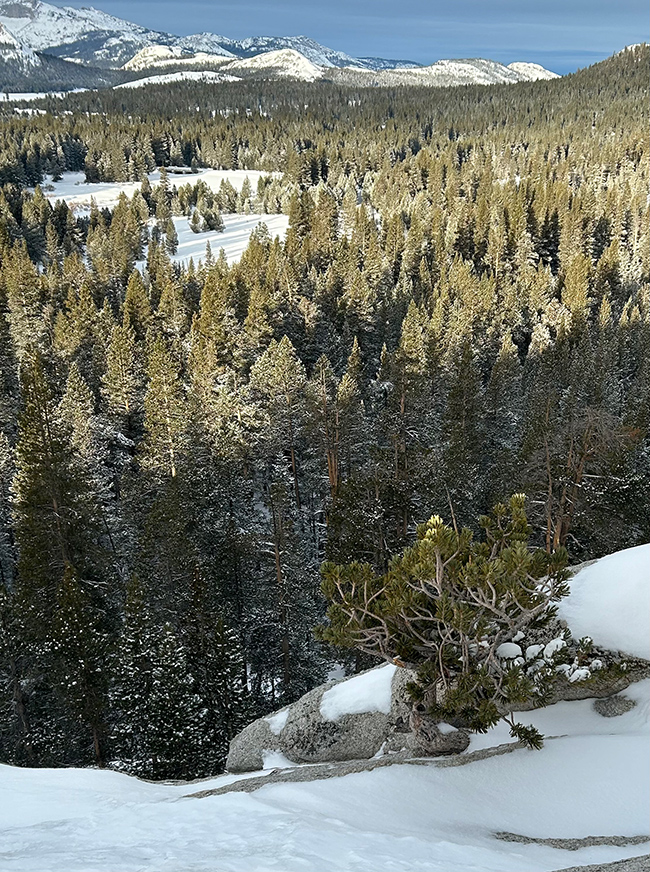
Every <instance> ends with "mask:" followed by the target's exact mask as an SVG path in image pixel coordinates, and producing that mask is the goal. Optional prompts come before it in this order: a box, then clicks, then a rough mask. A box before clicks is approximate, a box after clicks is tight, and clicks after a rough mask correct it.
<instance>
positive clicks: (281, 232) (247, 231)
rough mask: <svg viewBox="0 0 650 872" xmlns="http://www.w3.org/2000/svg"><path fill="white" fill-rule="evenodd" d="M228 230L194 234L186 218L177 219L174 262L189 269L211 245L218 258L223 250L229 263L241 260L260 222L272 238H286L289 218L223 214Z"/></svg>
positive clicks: (282, 216)
mask: <svg viewBox="0 0 650 872" xmlns="http://www.w3.org/2000/svg"><path fill="white" fill-rule="evenodd" d="M221 217H222V218H223V223H224V225H225V231H224V232H223V233H217V232H216V231H207V232H206V233H194V232H193V231H192V230H191V229H190V226H189V222H188V219H187V218H174V219H173V220H174V226H175V227H176V232H177V234H178V251H177V253H176V254H175V255H173V256H172V258H171V259H172V261H175V262H176V263H182V264H184V265H185V266H187V265H188V264H189V262H190V260H194V263H195V264H197V263H198V262H199V261H200V260H203V259H204V258H205V247H206V244H207V243H208V242H209V243H210V248H211V249H212V254H213V255H214V257H218V255H219V250H220V249H222V248H223V250H224V252H225V255H226V260H227V261H228V263H230V264H232V263H235V262H236V261H238V260H239V259H240V258H241V256H242V254H243V253H244V251H245V250H246V248H247V246H248V240H249V239H250V236H251V233H252V232H253V230H255V228H256V227H258V226H259V224H260V223H263V224H266V226H267V227H268V230H269V233H270V234H271V238H272V239H273V238H274V237H275V236H279V237H280V239H281V240H283V239H284V237H285V235H286V232H287V229H288V227H289V216H288V215H262V214H259V215H252V214H251V215H241V214H228V213H225V212H224V213H223V214H222V216H221Z"/></svg>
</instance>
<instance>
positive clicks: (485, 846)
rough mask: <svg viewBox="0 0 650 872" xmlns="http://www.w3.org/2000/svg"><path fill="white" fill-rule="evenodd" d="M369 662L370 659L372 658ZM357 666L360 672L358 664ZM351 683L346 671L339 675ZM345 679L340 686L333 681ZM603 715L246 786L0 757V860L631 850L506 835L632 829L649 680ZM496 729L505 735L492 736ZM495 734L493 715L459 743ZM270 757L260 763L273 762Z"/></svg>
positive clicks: (341, 871) (26, 868) (139, 871)
mask: <svg viewBox="0 0 650 872" xmlns="http://www.w3.org/2000/svg"><path fill="white" fill-rule="evenodd" d="M378 671H380V670H378ZM359 677H363V676H359ZM354 680H355V679H350V681H354ZM346 683H348V682H346ZM625 694H626V696H629V697H631V698H634V699H637V700H638V703H637V706H636V707H635V708H634V709H632V710H631V711H629V712H627V713H626V714H624V715H622V716H621V717H617V718H603V717H601V716H600V715H598V714H596V713H595V712H594V711H593V708H592V703H591V700H584V701H581V702H571V703H559V704H558V705H556V706H552V707H549V708H548V709H543V710H541V711H537V712H527V713H525V714H524V715H521V716H519V717H520V718H521V719H525V720H527V722H531V723H533V722H534V723H535V724H536V725H537V726H538V727H539V728H540V729H542V730H543V731H544V732H545V733H546V734H547V735H555V736H560V738H555V739H552V738H549V739H547V741H546V744H545V747H544V748H543V749H542V750H541V751H528V750H524V749H516V750H514V751H512V752H511V753H509V754H505V755H502V756H496V757H491V758H489V759H486V760H480V761H474V762H471V763H468V764H467V765H465V766H453V767H445V768H438V767H436V766H409V765H394V766H390V767H387V768H384V769H378V770H375V771H374V772H364V773H359V774H355V775H348V776H346V777H344V778H329V779H326V780H322V781H315V782H311V783H298V784H295V783H289V784H275V785H274V784H268V785H266V786H264V787H262V788H261V789H259V790H257V791H255V792H253V793H251V794H245V793H238V792H236V793H230V794H225V795H220V796H211V797H206V798H203V799H195V798H184V797H186V796H187V795H188V794H191V793H194V792H196V791H199V790H204V789H209V788H217V787H222V786H225V785H227V784H229V783H232V782H234V781H237V780H239V779H241V778H243V777H259V775H260V774H262V773H259V772H258V773H252V774H250V775H248V776H221V777H218V778H214V779H211V780H208V781H206V782H201V783H196V784H191V785H182V784H151V783H147V782H141V781H138V780H137V779H135V778H129V777H128V776H126V775H122V774H118V773H115V772H108V771H104V772H102V771H98V770H78V769H61V770H47V769H45V770H30V769H17V768H12V767H8V766H3V767H0V808H2V815H1V816H0V858H1V861H0V867H1V868H2V870H3V872H35V870H38V872H179V870H181V869H182V870H183V872H214V870H216V869H218V870H219V872H253V870H255V872H278V870H282V872H324V870H327V872H468V870H472V872H524V870H525V872H550V870H555V869H560V868H565V867H567V866H574V865H586V864H589V863H602V862H609V861H614V860H618V859H622V858H625V857H633V856H638V855H640V854H643V853H646V852H647V845H631V846H628V847H606V846H603V847H594V848H582V849H580V850H577V851H571V852H568V851H566V850H562V849H557V848H551V847H549V846H546V845H535V844H512V843H508V842H504V841H500V840H497V839H495V838H494V833H496V832H503V831H507V832H513V833H517V834H521V835H525V836H529V837H536V838H553V837H555V838H584V837H586V836H590V835H622V836H633V835H641V834H643V833H647V831H648V815H649V813H650V797H649V795H648V793H649V791H648V779H647V769H648V763H649V762H650V760H649V753H648V751H649V748H650V743H649V742H648V731H649V714H650V703H649V702H648V697H649V695H650V681H645V682H642V683H640V684H637V685H633V686H632V687H631V688H629V689H628V690H627V691H626V692H625ZM504 731H505V736H506V737H505V738H504V736H503V732H504ZM474 740H479V741H481V742H482V744H483V746H484V747H489V746H492V745H495V744H498V743H499V742H501V741H512V740H510V739H509V737H508V736H507V725H500V726H499V727H497V728H495V730H493V731H490V733H489V734H487V735H485V736H476V737H474V739H473V745H474ZM287 762H288V761H282V760H280V758H278V757H275V758H274V757H273V756H271V755H270V754H269V755H268V756H267V757H266V759H265V766H271V765H272V766H274V767H275V768H277V767H278V766H280V767H282V768H284V766H286V764H287Z"/></svg>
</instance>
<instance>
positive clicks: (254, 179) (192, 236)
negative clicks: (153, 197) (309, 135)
mask: <svg viewBox="0 0 650 872" xmlns="http://www.w3.org/2000/svg"><path fill="white" fill-rule="evenodd" d="M269 175H277V174H274V173H265V172H261V171H260V170H200V171H199V172H198V173H193V174H186V175H174V174H172V173H170V174H169V184H170V185H175V186H176V187H180V186H181V185H185V184H188V183H189V184H191V185H195V184H196V183H197V182H198V181H199V179H201V180H202V181H203V182H205V184H206V185H207V186H208V187H209V188H211V189H212V190H213V191H218V190H219V188H220V186H221V182H222V181H228V182H230V184H231V185H232V186H233V187H234V188H235V190H237V191H241V189H242V185H243V184H244V180H245V179H247V178H248V179H249V180H250V183H251V187H252V189H253V191H256V190H257V183H258V180H259V179H260V178H261V177H263V176H269ZM149 181H150V182H151V184H152V185H156V184H158V182H159V181H160V173H159V172H155V173H151V174H150V175H149ZM42 188H43V193H44V194H45V196H46V197H47V198H48V199H49V200H50V201H51V202H53V203H54V202H55V201H56V200H65V201H66V202H67V203H68V206H70V208H71V209H72V210H73V212H76V213H77V214H79V213H84V212H87V210H88V209H90V204H91V200H93V199H94V200H95V202H96V203H97V205H98V206H99V208H100V209H103V208H108V209H112V208H114V207H115V206H116V205H117V201H118V199H119V196H120V194H122V193H124V194H126V195H127V197H132V196H133V195H134V194H135V192H136V191H138V190H139V189H140V182H119V183H118V182H98V183H94V184H87V183H86V182H85V175H84V173H65V174H64V176H63V178H62V179H61V181H59V182H52V181H47V182H44V183H43V186H42ZM223 220H224V224H225V232H223V233H214V232H208V233H193V232H192V231H191V230H190V228H189V224H188V221H187V218H184V217H179V218H174V224H175V225H176V232H177V233H178V240H179V245H178V252H177V254H176V255H175V256H174V257H173V258H172V260H175V261H177V262H179V263H184V264H185V265H186V266H187V264H188V263H189V262H190V258H193V259H194V262H195V263H198V262H199V260H202V259H203V258H204V257H205V246H206V243H207V242H208V241H209V242H210V245H211V247H212V252H213V254H214V256H215V257H217V256H218V254H219V250H220V249H221V248H223V249H224V251H225V253H226V259H227V260H228V263H234V262H235V261H238V260H239V258H240V257H241V256H242V253H243V252H244V250H245V249H246V247H247V245H248V240H249V238H250V235H251V233H252V232H253V230H254V229H255V228H256V227H257V225H258V224H259V223H260V222H264V224H266V226H267V227H268V229H269V233H270V234H271V237H272V238H273V237H275V236H279V237H280V239H284V237H285V234H286V232H287V228H288V226H289V216H288V215H282V214H272V215H242V214H224V216H223Z"/></svg>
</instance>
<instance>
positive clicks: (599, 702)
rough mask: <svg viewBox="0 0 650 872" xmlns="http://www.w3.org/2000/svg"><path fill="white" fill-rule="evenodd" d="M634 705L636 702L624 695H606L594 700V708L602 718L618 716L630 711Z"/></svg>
mask: <svg viewBox="0 0 650 872" xmlns="http://www.w3.org/2000/svg"><path fill="white" fill-rule="evenodd" d="M635 705H636V702H635V701H634V700H633V699H628V698H627V697H626V696H608V697H605V699H596V700H594V710H595V711H597V712H598V714H599V715H602V716H603V717H604V718H618V717H620V716H621V715H624V714H625V712H629V711H631V710H632V709H633V708H634V706H635Z"/></svg>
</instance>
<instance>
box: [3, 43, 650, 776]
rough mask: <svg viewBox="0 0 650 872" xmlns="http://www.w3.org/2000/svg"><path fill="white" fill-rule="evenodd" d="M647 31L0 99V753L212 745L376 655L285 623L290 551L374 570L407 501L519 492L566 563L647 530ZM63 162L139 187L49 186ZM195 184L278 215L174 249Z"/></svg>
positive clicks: (290, 591)
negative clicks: (100, 201)
mask: <svg viewBox="0 0 650 872" xmlns="http://www.w3.org/2000/svg"><path fill="white" fill-rule="evenodd" d="M649 62H650V49H649V48H648V46H647V45H646V46H641V47H638V48H636V49H633V50H628V51H625V52H622V53H620V54H618V55H615V56H613V57H612V58H610V59H609V60H606V61H604V62H602V63H600V64H596V65H595V66H593V67H590V68H588V69H584V70H581V71H579V72H577V73H574V74H571V75H568V76H565V77H563V78H558V79H554V80H549V81H537V82H530V83H526V82H524V83H519V84H511V85H493V86H489V87H488V86H463V87H457V88H419V87H408V88H407V87H402V88H399V87H394V88H385V87H375V88H368V87H352V86H345V87H344V86H341V85H337V84H336V82H326V81H323V82H314V83H303V82H291V81H288V80H286V81H281V80H275V81H267V82H263V81H254V80H244V81H241V82H233V83H227V84H225V85H220V86H215V85H213V84H208V83H201V82H200V81H185V82H178V83H175V84H171V85H161V86H152V87H148V88H142V89H132V90H106V91H89V92H85V93H78V94H72V95H70V96H68V97H66V99H65V101H61V100H56V101H55V100H54V99H46V100H45V101H44V102H43V103H42V106H43V109H44V111H33V112H23V113H22V114H21V113H16V112H13V111H12V110H11V108H7V107H6V105H4V104H2V105H0V185H1V190H0V709H1V714H0V761H1V762H5V763H13V764H17V765H21V766H72V765H74V766H84V765H100V766H111V767H113V768H117V769H120V770H122V771H125V772H129V773H133V774H136V775H141V776H144V777H147V778H152V779H157V778H194V777H200V776H205V775H211V774H215V773H218V772H220V771H222V770H223V766H224V762H225V757H226V753H227V748H228V741H229V739H230V738H232V737H233V736H234V735H235V733H237V732H238V731H239V730H240V729H241V728H242V727H243V726H245V725H246V724H247V723H249V722H250V721H252V720H253V719H254V718H256V717H259V716H260V715H264V714H266V713H268V712H270V711H273V710H275V709H278V708H280V707H281V706H283V705H285V704H287V703H289V702H292V701H294V700H295V699H297V698H298V697H299V696H301V695H302V694H304V693H305V692H306V691H308V690H310V689H311V688H313V687H315V686H316V685H318V684H320V683H321V682H323V681H324V680H325V679H326V677H327V675H328V673H330V672H331V670H332V669H333V668H334V667H335V666H338V667H339V668H340V666H341V665H343V666H344V667H345V669H346V670H347V671H348V672H353V671H354V670H355V669H358V668H365V667H367V666H368V665H372V664H373V663H375V662H377V661H375V660H373V659H372V658H371V655H369V654H363V653H361V654H357V655H355V654H354V653H351V652H350V651H349V650H347V649H343V648H341V647H337V646H336V645H332V644H329V643H328V642H327V641H325V639H326V638H327V633H326V632H325V633H323V632H322V631H321V632H315V629H316V628H317V627H318V626H319V625H323V624H324V622H325V621H326V611H327V606H328V603H327V600H326V597H325V594H324V593H323V589H322V588H321V571H320V570H321V565H322V564H323V563H324V562H328V565H330V564H332V563H334V564H342V563H347V562H350V561H362V562H366V563H368V564H370V565H371V566H372V567H373V568H374V570H375V571H376V572H378V573H385V572H386V571H387V569H388V567H389V564H390V561H391V560H392V559H393V558H394V557H395V555H398V554H400V553H401V552H402V551H404V549H405V548H406V547H407V546H409V545H412V544H413V542H414V540H415V535H416V528H417V526H418V524H421V523H423V522H426V521H427V519H429V518H430V517H431V516H432V515H440V516H441V517H442V518H443V519H445V521H446V522H449V523H452V522H453V524H455V525H457V526H458V527H463V526H465V527H468V528H470V529H473V530H478V518H479V516H481V515H485V514H487V513H488V512H489V510H490V508H491V507H492V506H493V505H494V504H495V503H498V502H499V501H504V500H506V501H507V500H508V499H509V498H510V495H511V494H517V493H522V494H525V495H526V511H527V517H528V522H529V524H530V526H531V529H532V536H531V543H532V544H534V545H536V546H538V547H539V548H542V549H544V550H545V551H546V552H548V555H552V554H554V553H555V552H557V551H558V549H560V548H565V549H566V550H567V551H568V555H569V561H570V563H571V564H579V563H581V562H583V561H587V560H591V559H594V558H597V557H600V556H602V555H603V554H607V553H610V552H613V551H615V550H618V549H623V548H628V547H631V546H634V545H637V544H640V543H643V542H647V541H648V540H649V539H650V516H649V514H648V506H647V498H648V493H649V492H650V250H649V214H648V213H649V198H648V185H649V181H650V180H649V143H648V101H647V93H648V92H647V82H648V72H649ZM181 167H183V168H188V169H193V170H200V169H202V168H206V167H209V168H214V169H225V170H250V171H253V170H257V171H262V172H263V174H264V175H262V176H261V178H260V181H259V183H256V184H251V183H250V182H245V183H244V186H243V188H242V189H241V190H240V191H238V190H236V189H235V188H234V187H233V186H232V185H231V184H229V183H228V182H224V183H223V184H222V185H221V188H220V189H219V190H218V191H212V190H211V189H209V188H208V187H207V186H206V185H205V184H204V183H203V182H201V181H200V180H199V181H197V180H196V179H195V178H193V175H192V173H187V174H182V175H181V174H179V173H178V172H175V171H176V170H178V169H179V168H181ZM157 168H163V171H162V172H161V180H160V183H159V184H158V183H153V182H150V181H149V179H148V174H150V173H152V172H153V171H154V170H156V169H157ZM166 169H168V171H166ZM69 172H77V173H79V172H82V173H85V178H86V180H87V181H89V182H125V181H133V182H137V183H138V186H137V188H136V189H135V193H134V194H133V196H130V197H129V196H127V195H122V196H121V197H120V199H119V202H118V204H117V205H116V206H115V208H113V209H109V208H102V207H100V206H97V205H96V204H93V206H92V207H91V208H90V209H88V210H86V211H77V212H74V211H72V209H71V208H70V207H69V206H68V204H67V203H66V202H65V201H64V200H58V201H55V202H53V201H52V200H51V199H48V198H47V197H46V196H45V193H44V191H45V189H46V186H47V184H48V182H50V181H51V180H54V181H56V180H58V179H61V177H63V176H64V174H65V173H69ZM226 213H228V214H230V213H273V214H275V213H285V214H286V215H288V218H289V229H288V232H287V234H286V238H285V239H284V240H283V241H281V240H280V239H279V238H277V237H276V238H272V237H271V235H270V233H269V232H268V230H267V229H266V228H265V226H264V225H263V224H261V225H260V226H259V227H258V228H257V229H256V230H255V231H254V232H253V234H252V236H251V238H250V242H249V244H248V247H247V248H246V250H245V251H244V253H243V255H242V257H241V259H240V260H239V261H238V262H236V263H232V264H230V265H229V264H228V262H227V260H226V258H225V256H223V255H220V254H219V250H218V249H217V248H215V247H214V246H213V249H212V251H210V250H209V251H208V252H207V254H206V257H205V258H204V259H202V260H200V261H198V260H197V261H196V262H194V261H192V262H190V263H189V265H183V264H179V263H178V262H176V261H174V260H173V256H174V254H175V253H176V250H177V247H178V237H177V233H176V229H175V225H174V222H173V220H172V219H173V218H174V217H176V216H187V218H188V220H189V222H190V227H191V228H192V229H193V230H195V231H196V232H200V231H202V230H205V229H210V230H215V231H218V230H219V229H220V228H221V227H222V226H223V218H222V215H223V214H226Z"/></svg>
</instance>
